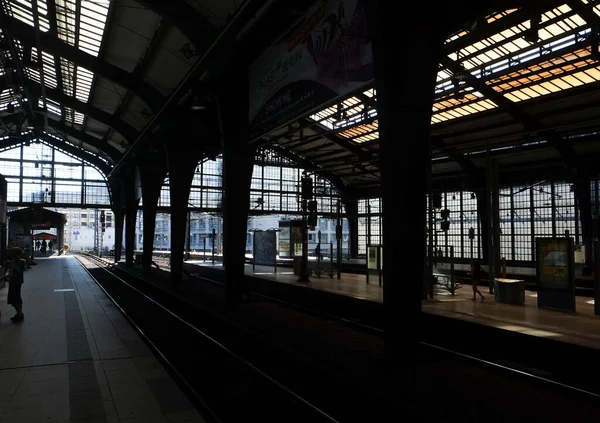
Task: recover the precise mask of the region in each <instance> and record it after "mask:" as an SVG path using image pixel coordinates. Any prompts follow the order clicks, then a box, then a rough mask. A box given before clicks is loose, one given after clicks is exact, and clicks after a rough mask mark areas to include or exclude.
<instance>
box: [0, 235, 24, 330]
mask: <svg viewBox="0 0 600 423" xmlns="http://www.w3.org/2000/svg"><path fill="white" fill-rule="evenodd" d="M8 254H9V262H8V265H7V269H6V270H7V273H6V274H5V275H4V276H3V278H8V299H7V302H8V304H10V305H12V306H13V307H14V308H15V311H16V312H17V314H15V315H14V316H13V317H11V318H10V320H12V321H13V322H20V321H22V320H23V319H24V318H25V316H24V315H23V299H22V298H21V286H22V285H23V281H24V278H23V274H24V273H25V267H26V263H25V260H23V259H22V258H21V255H22V254H23V251H22V250H21V249H20V248H19V247H15V248H12V249H10V250H9V251H8Z"/></svg>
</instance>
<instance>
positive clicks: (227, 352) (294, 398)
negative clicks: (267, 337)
mask: <svg viewBox="0 0 600 423" xmlns="http://www.w3.org/2000/svg"><path fill="white" fill-rule="evenodd" d="M78 256H84V257H85V258H88V259H92V260H93V261H95V262H96V263H97V264H100V265H101V266H99V268H101V269H102V270H104V271H105V272H108V273H109V274H110V276H111V278H114V279H115V280H118V281H119V283H120V284H122V285H124V286H126V287H127V288H128V289H130V290H132V291H133V292H135V293H136V295H137V296H138V298H142V299H143V300H144V301H145V302H146V305H145V306H144V308H148V304H149V305H150V306H151V307H152V308H153V309H154V310H160V312H161V313H162V317H165V316H167V317H168V318H169V319H170V321H171V322H176V323H177V325H178V327H174V328H173V330H175V331H181V333H182V335H183V334H186V335H190V334H192V333H193V334H194V335H196V338H194V339H191V337H190V339H187V341H186V342H190V343H192V342H194V343H196V344H198V340H200V344H204V345H206V344H210V345H211V346H212V347H214V349H215V350H216V351H217V352H218V353H221V354H222V355H224V356H226V357H228V358H229V359H230V360H229V361H230V363H234V364H236V363H237V364H238V366H237V370H236V371H238V372H239V371H240V369H246V370H247V372H246V374H242V377H241V380H242V381H241V382H240V381H236V384H238V383H241V385H242V387H237V388H236V389H237V390H239V389H246V390H247V391H248V392H252V389H260V390H261V391H260V392H261V393H264V395H265V400H266V402H269V403H272V402H273V401H275V402H277V404H278V406H277V407H274V406H273V405H268V404H263V405H262V406H260V408H261V409H262V410H264V412H265V414H266V416H263V418H262V420H261V421H275V420H272V419H271V418H272V417H273V416H272V414H273V413H275V412H277V410H281V409H285V412H286V413H289V415H286V416H283V415H282V416H280V420H279V419H278V420H279V421H287V422H306V421H311V422H327V423H338V420H336V419H335V418H333V417H332V416H330V415H329V414H327V413H326V412H325V411H323V410H321V409H320V408H319V407H317V406H315V405H314V404H312V403H311V402H310V401H308V400H306V399H305V398H303V397H302V396H301V395H299V394H297V393H296V392H294V391H293V390H292V389H290V388H288V387H287V386H285V385H284V384H283V383H281V382H279V381H278V380H276V379H275V378H273V377H271V376H270V375H269V374H267V373H266V372H264V371H263V370H261V369H260V368H258V367H257V366H255V365H254V364H252V363H250V362H249V361H247V360H245V359H244V358H242V357H241V356H239V355H238V354H236V353H235V352H233V351H232V350H231V349H229V348H228V347H226V346H225V345H223V344H222V343H221V342H219V341H218V340H216V339H215V338H213V337H212V336H210V335H208V334H207V333H205V332H204V331H202V330H201V329H199V328H198V327H196V326H195V325H194V324H192V323H190V322H189V321H187V320H185V319H183V318H182V317H180V316H178V315H177V314H176V313H174V312H173V311H171V310H170V309H169V308H167V307H165V306H164V305H162V304H160V303H159V302H158V301H156V300H155V299H153V298H151V297H150V296H148V295H147V294H145V293H144V292H142V291H140V290H139V289H137V288H136V287H135V286H133V285H132V284H130V283H129V282H127V281H126V280H124V279H123V278H121V277H120V276H118V275H117V274H116V273H114V272H112V271H111V270H110V267H111V266H108V265H107V263H106V261H104V260H102V259H99V258H98V257H95V256H93V255H91V254H75V257H76V258H77V259H78V261H79V262H80V264H81V265H82V267H83V268H84V269H85V270H86V272H87V273H88V275H89V276H90V277H91V278H92V279H93V280H94V281H95V282H96V284H97V285H98V286H99V287H100V288H101V289H102V291H103V292H104V293H105V295H106V296H107V297H108V298H109V299H110V300H111V302H112V303H113V304H114V305H115V307H117V309H118V310H119V311H120V312H121V313H122V314H123V316H124V317H125V318H126V319H127V320H128V321H129V322H130V323H131V324H132V326H133V328H134V329H135V330H136V332H137V333H138V334H139V335H140V336H141V338H142V339H143V340H144V341H145V342H146V344H147V345H148V346H149V347H150V348H151V349H152V350H153V351H154V352H155V353H156V355H157V356H158V358H159V359H160V360H161V361H162V362H163V364H164V365H165V366H166V367H167V369H168V371H169V372H170V373H171V374H172V375H173V376H174V378H175V379H176V380H177V381H178V382H179V383H180V385H183V386H182V388H183V389H184V391H186V392H187V393H188V394H189V396H191V397H192V402H193V403H194V405H195V406H196V407H197V408H198V409H199V411H200V412H201V414H202V415H203V417H204V418H205V419H206V420H207V421H210V422H211V423H224V422H225V421H239V420H238V418H249V419H252V416H251V415H249V414H252V413H251V412H250V410H248V408H247V407H248V404H247V403H245V404H244V403H243V402H238V403H237V404H235V406H232V407H231V408H232V409H233V408H235V409H237V410H238V411H239V412H240V414H239V417H233V419H228V420H224V419H222V418H221V417H220V416H219V413H218V411H217V410H215V408H214V407H213V406H211V405H209V404H208V401H206V400H205V396H204V395H202V394H201V393H199V392H198V390H197V389H196V388H195V387H194V386H193V385H192V384H191V383H190V381H189V380H188V378H187V377H186V376H185V375H183V374H182V371H181V370H180V369H178V366H177V365H175V364H174V363H173V360H172V357H170V354H169V353H166V352H165V351H163V348H161V346H159V345H158V344H157V343H156V342H155V341H154V340H153V339H152V337H151V336H149V334H148V329H144V328H142V327H141V326H140V324H139V322H137V321H136V319H135V318H133V317H132V316H131V315H130V313H128V312H127V311H126V310H124V308H123V307H121V305H120V304H119V301H117V300H116V299H115V298H114V297H113V296H112V295H111V294H110V293H109V292H108V290H107V289H106V288H105V287H104V285H103V283H101V282H100V281H99V280H98V278H97V277H95V276H94V275H93V274H92V273H91V272H90V269H88V267H87V266H86V265H85V263H84V262H82V260H81V259H80V257H78ZM147 311H148V310H147ZM212 365H213V366H214V365H216V364H214V363H213V364H212ZM230 365H231V364H230ZM244 379H245V380H246V384H245V386H244V381H243V380H244ZM203 383H207V381H206V380H205V381H203ZM213 388H216V387H215V386H214V385H213ZM252 398H255V396H253V397H252ZM239 399H240V398H239V397H238V398H237V400H239ZM231 400H232V402H235V401H233V399H231ZM245 407H246V408H245ZM244 409H245V410H246V411H245V412H244ZM273 409H275V411H273ZM235 413H236V414H237V411H236V412H235ZM269 413H271V416H269ZM229 417H231V415H230V416H229ZM254 417H257V416H254Z"/></svg>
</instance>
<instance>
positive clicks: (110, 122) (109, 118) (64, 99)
mask: <svg viewBox="0 0 600 423" xmlns="http://www.w3.org/2000/svg"><path fill="white" fill-rule="evenodd" d="M20 83H22V84H24V85H25V86H27V87H28V89H29V90H30V91H31V92H32V93H33V94H34V95H38V96H39V95H40V94H41V88H40V85H39V83H37V82H35V81H32V80H29V79H27V80H24V81H20ZM6 86H7V81H6V78H5V76H4V75H0V88H1V89H4V87H6ZM45 89H46V95H47V97H48V98H49V99H51V100H53V101H55V102H57V103H59V104H60V105H61V106H65V107H69V108H71V109H73V110H76V111H78V112H80V113H83V114H84V115H86V116H89V117H91V118H92V119H95V120H97V121H98V122H100V123H102V124H104V125H106V126H109V127H110V128H113V129H114V130H115V131H117V132H119V133H120V134H121V135H122V136H123V137H124V138H125V139H127V140H133V139H135V137H136V134H137V131H136V130H135V129H133V128H132V127H131V126H130V125H129V124H127V123H125V122H123V121H122V120H120V119H118V118H116V117H115V116H113V115H111V114H110V113H107V112H105V111H104V110H101V109H99V108H97V107H95V106H92V105H90V104H88V103H84V102H83V101H80V100H77V99H76V98H73V97H70V96H68V95H65V94H64V93H63V92H62V91H59V90H58V89H56V88H49V87H45Z"/></svg>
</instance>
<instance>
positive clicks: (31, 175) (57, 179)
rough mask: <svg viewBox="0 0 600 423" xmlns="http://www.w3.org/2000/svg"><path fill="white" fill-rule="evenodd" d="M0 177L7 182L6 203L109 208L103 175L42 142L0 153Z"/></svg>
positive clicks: (81, 161) (88, 165) (80, 160)
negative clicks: (0, 175) (2, 176)
mask: <svg viewBox="0 0 600 423" xmlns="http://www.w3.org/2000/svg"><path fill="white" fill-rule="evenodd" d="M0 174H2V175H4V177H5V178H6V181H7V183H8V204H9V205H27V204H46V205H51V206H58V207H60V206H69V205H73V206H80V205H84V206H90V207H101V206H103V207H106V206H109V205H110V193H109V190H108V186H107V184H106V180H105V177H104V175H103V174H102V173H101V172H100V171H98V170H97V169H96V168H95V167H94V166H92V165H90V164H88V163H86V162H85V161H83V160H82V159H79V158H76V157H74V156H72V155H70V154H67V153H65V152H63V151H60V150H59V149H57V148H54V147H52V146H49V145H47V144H43V143H31V144H29V145H26V144H24V145H21V146H17V147H13V148H11V149H8V150H4V151H2V153H1V154H0Z"/></svg>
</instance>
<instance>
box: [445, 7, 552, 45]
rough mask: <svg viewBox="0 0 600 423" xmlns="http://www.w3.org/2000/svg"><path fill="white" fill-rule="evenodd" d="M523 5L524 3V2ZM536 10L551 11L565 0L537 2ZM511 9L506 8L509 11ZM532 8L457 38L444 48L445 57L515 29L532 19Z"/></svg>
mask: <svg viewBox="0 0 600 423" xmlns="http://www.w3.org/2000/svg"><path fill="white" fill-rule="evenodd" d="M522 3H523V2H522ZM535 3H536V4H535V6H536V8H538V9H539V8H540V7H543V8H546V9H551V8H553V7H555V6H560V5H561V4H563V3H564V0H545V1H539V0H538V1H537V2H535ZM508 8H509V7H506V9H508ZM531 8H532V6H525V7H522V8H521V9H519V10H516V11H514V12H512V13H510V14H509V15H507V16H505V17H503V18H502V19H498V20H496V21H494V22H491V23H487V24H485V25H484V26H483V27H482V28H480V29H476V30H474V31H470V32H468V33H467V34H465V35H463V36H462V37H460V38H457V39H456V40H454V41H451V42H449V43H447V44H446V45H445V46H444V53H443V54H444V55H448V54H451V53H454V52H456V51H458V50H461V49H463V48H465V47H468V46H470V45H471V44H474V43H476V42H478V41H481V40H482V39H484V38H488V37H491V36H492V35H495V34H497V33H500V32H502V31H504V30H506V29H507V28H510V27H513V26H515V25H518V24H520V23H521V22H525V21H527V20H529V19H530V18H531Z"/></svg>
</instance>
